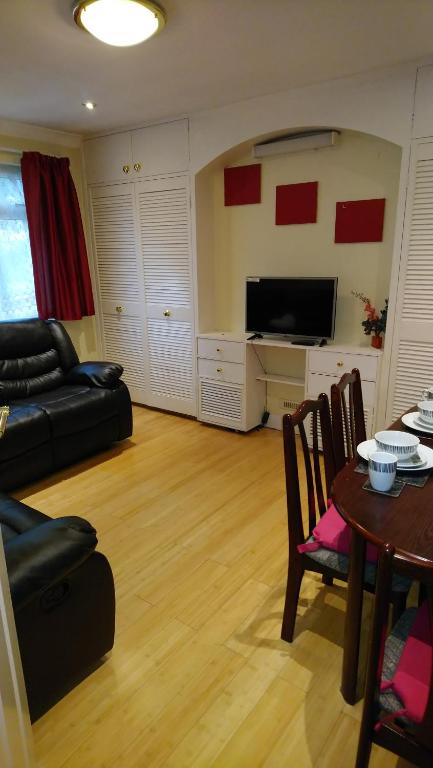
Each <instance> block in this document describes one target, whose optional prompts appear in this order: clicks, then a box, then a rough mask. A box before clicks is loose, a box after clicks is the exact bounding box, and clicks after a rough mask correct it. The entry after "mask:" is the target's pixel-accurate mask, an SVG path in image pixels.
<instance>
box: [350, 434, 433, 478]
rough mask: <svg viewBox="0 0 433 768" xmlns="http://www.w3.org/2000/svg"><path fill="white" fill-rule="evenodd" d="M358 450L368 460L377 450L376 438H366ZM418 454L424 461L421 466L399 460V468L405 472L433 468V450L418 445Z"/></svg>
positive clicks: (362, 457)
mask: <svg viewBox="0 0 433 768" xmlns="http://www.w3.org/2000/svg"><path fill="white" fill-rule="evenodd" d="M357 451H358V453H359V455H360V456H361V459H365V461H368V459H369V457H370V454H371V453H374V451H377V445H376V440H374V438H373V440H365V441H364V442H363V443H360V444H359V445H358V446H357ZM418 454H419V457H420V460H421V461H422V463H421V464H420V465H419V466H416V467H414V466H411V467H409V466H407V465H405V463H404V462H400V461H399V462H398V464H397V469H402V470H404V471H405V472H417V471H418V470H419V469H431V468H432V467H433V450H432V449H431V448H428V447H427V446H426V445H421V443H420V445H419V446H418Z"/></svg>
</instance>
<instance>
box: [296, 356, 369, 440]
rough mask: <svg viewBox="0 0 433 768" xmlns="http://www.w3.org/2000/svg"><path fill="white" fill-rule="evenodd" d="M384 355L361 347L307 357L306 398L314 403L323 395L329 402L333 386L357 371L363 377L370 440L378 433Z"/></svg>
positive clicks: (366, 422) (365, 411)
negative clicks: (382, 358) (376, 428)
mask: <svg viewBox="0 0 433 768" xmlns="http://www.w3.org/2000/svg"><path fill="white" fill-rule="evenodd" d="M381 356H382V353H381V352H379V351H377V350H375V349H370V348H369V347H365V348H364V347H361V348H359V349H356V348H353V347H341V348H338V347H325V348H323V349H322V348H321V349H314V350H311V351H310V352H309V353H308V360H307V393H306V394H307V397H309V398H312V399H315V398H317V396H318V395H320V393H321V392H325V393H326V394H327V395H328V397H329V398H330V394H331V386H332V384H337V383H338V382H339V381H340V378H341V377H342V376H343V374H344V373H349V372H350V371H351V370H352V369H353V368H358V370H359V372H360V375H361V387H362V399H363V402H364V417H365V429H366V432H367V437H371V435H372V434H374V431H375V413H376V402H377V392H378V379H379V370H380V362H381Z"/></svg>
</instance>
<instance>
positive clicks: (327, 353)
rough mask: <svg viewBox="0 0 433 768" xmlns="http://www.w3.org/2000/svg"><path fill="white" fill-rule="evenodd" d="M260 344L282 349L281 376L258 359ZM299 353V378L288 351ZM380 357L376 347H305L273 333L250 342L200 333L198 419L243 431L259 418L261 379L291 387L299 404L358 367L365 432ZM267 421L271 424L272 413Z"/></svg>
mask: <svg viewBox="0 0 433 768" xmlns="http://www.w3.org/2000/svg"><path fill="white" fill-rule="evenodd" d="M266 348H274V349H279V350H281V351H282V352H283V354H284V356H285V366H284V367H285V370H286V374H285V375H283V374H282V373H281V372H275V371H274V372H273V371H270V370H266V368H265V366H264V364H263V359H264V356H263V352H264V351H265V350H266ZM299 352H301V353H303V354H304V361H305V368H304V375H303V376H302V377H299V375H297V376H295V375H292V374H291V373H290V368H291V363H292V362H293V360H294V358H293V355H294V354H296V355H299ZM259 353H260V354H259ZM381 359H382V352H381V351H379V350H376V349H373V348H371V347H354V346H338V347H337V346H326V347H320V348H316V349H311V348H310V347H308V346H302V345H292V344H290V342H287V341H284V340H282V339H279V338H277V337H275V338H268V339H267V338H263V339H259V340H255V341H253V342H252V341H248V340H247V339H246V336H245V335H242V334H240V335H239V336H236V335H234V334H229V333H226V334H222V333H217V332H214V333H208V334H200V336H199V337H198V340H197V372H198V378H199V419H200V420H201V421H207V422H210V423H213V424H220V425H223V426H227V427H231V428H234V429H239V430H244V431H246V430H248V429H252V428H254V427H255V426H257V425H258V424H260V423H261V419H262V415H263V413H264V411H266V409H267V403H266V386H267V383H276V384H278V385H283V386H284V385H287V386H289V387H292V388H293V387H294V386H295V387H296V390H297V392H298V394H297V404H300V403H301V402H302V400H304V399H306V398H312V399H316V398H317V397H318V396H319V395H320V393H321V392H325V393H326V394H327V395H328V397H329V396H330V392H331V385H332V384H336V383H337V382H338V381H339V380H340V378H341V376H342V375H343V373H347V372H349V371H351V370H352V369H353V368H358V369H359V371H360V374H361V385H362V393H363V400H364V415H365V422H366V431H367V435H368V436H370V435H372V434H373V433H374V429H375V414H376V403H377V398H378V381H379V375H380V364H381ZM297 373H299V372H298V371H297ZM293 407H296V404H294V406H293ZM271 416H272V414H271ZM280 419H281V416H280ZM272 423H273V424H274V425H276V424H277V419H276V418H275V417H273V419H272Z"/></svg>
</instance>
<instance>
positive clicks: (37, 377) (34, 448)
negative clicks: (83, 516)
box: [0, 319, 132, 490]
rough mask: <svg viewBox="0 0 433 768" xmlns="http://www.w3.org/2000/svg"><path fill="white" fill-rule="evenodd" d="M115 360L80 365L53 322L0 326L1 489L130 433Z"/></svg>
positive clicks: (129, 413) (124, 392) (129, 414)
mask: <svg viewBox="0 0 433 768" xmlns="http://www.w3.org/2000/svg"><path fill="white" fill-rule="evenodd" d="M122 372H123V369H122V367H121V366H120V365H117V364H116V363H107V362H86V363H79V360H78V356H77V353H76V351H75V349H74V346H73V344H72V341H71V339H70V337H69V335H68V334H67V332H66V330H65V329H64V327H63V326H62V324H61V323H59V322H58V321H57V320H37V319H35V320H19V321H14V322H3V323H0V405H9V408H10V415H9V419H8V423H7V427H6V432H5V434H4V437H3V438H2V440H1V441H0V488H1V489H2V490H9V489H11V488H15V487H17V486H20V485H24V484H25V483H29V482H32V481H33V480H36V479H37V478H39V477H43V476H44V475H47V474H49V473H50V472H53V471H55V470H57V469H60V468H61V467H64V466H67V465H68V464H71V463H73V462H75V461H78V460H80V459H82V458H84V457H85V456H88V455H90V454H92V453H95V452H96V451H99V450H101V449H103V448H107V447H108V446H109V445H110V444H111V443H113V442H115V441H117V440H123V439H125V438H127V437H129V436H130V435H131V433H132V410H131V400H130V397H129V392H128V389H127V387H126V385H125V384H124V383H123V382H122V381H121V380H120V376H121V374H122Z"/></svg>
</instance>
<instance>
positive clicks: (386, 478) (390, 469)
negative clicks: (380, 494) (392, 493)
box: [368, 451, 397, 491]
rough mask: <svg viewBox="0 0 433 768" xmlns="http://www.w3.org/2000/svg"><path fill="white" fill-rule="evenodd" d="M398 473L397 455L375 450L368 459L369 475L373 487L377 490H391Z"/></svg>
mask: <svg viewBox="0 0 433 768" xmlns="http://www.w3.org/2000/svg"><path fill="white" fill-rule="evenodd" d="M396 473H397V456H394V454H393V453H385V451H375V452H374V453H371V454H370V457H369V459H368V475H369V478H370V483H371V487H372V488H374V489H375V490H376V491H389V490H390V489H391V488H392V486H393V484H394V480H395V476H396Z"/></svg>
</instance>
